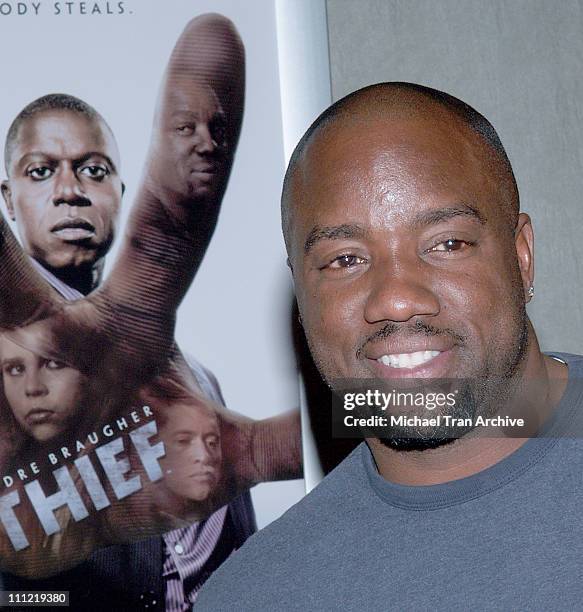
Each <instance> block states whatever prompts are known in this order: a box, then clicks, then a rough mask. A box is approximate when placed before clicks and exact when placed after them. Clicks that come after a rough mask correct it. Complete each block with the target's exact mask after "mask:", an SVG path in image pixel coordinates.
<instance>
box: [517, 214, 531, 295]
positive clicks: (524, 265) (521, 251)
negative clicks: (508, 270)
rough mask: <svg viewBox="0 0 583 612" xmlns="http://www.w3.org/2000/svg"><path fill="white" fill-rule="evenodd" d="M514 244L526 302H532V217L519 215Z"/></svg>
mask: <svg viewBox="0 0 583 612" xmlns="http://www.w3.org/2000/svg"><path fill="white" fill-rule="evenodd" d="M514 244H515V246H516V255H517V256H518V265H519V267H520V276H521V277H522V286H523V287H524V295H525V296H526V301H527V302H530V299H531V297H532V295H529V289H530V288H531V287H534V232H533V230H532V222H531V220H530V217H529V216H528V215H527V214H526V213H520V214H519V215H518V223H517V224H516V229H515V230H514Z"/></svg>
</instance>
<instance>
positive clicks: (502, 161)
mask: <svg viewBox="0 0 583 612" xmlns="http://www.w3.org/2000/svg"><path fill="white" fill-rule="evenodd" d="M414 122H417V123H418V124H419V123H421V124H423V123H424V124H426V125H427V127H428V128H430V129H428V132H427V133H428V138H431V135H430V133H429V132H430V131H436V132H439V131H441V132H442V133H443V134H446V133H448V132H449V133H452V132H454V131H455V132H457V133H458V135H459V136H460V137H461V139H462V140H463V141H464V142H463V145H462V146H464V148H465V151H464V152H463V153H464V154H465V155H467V156H469V157H473V156H475V157H478V158H479V159H480V162H481V165H482V166H483V168H484V171H485V172H486V173H488V174H489V175H490V177H491V179H492V180H493V181H495V182H496V183H497V187H498V194H499V204H500V212H501V213H502V214H504V215H505V216H506V217H507V220H508V224H509V226H510V227H512V228H514V226H515V224H516V221H517V218H518V213H519V195H518V187H517V185H516V180H515V178H514V173H513V171H512V166H511V164H510V161H509V159H508V156H507V155H506V151H505V150H504V146H503V145H502V142H501V141H500V138H499V137H498V134H497V133H496V130H495V129H494V127H493V126H492V124H491V123H490V122H489V121H488V120H487V119H486V118H485V117H484V116H483V115H481V114H480V113H478V112H477V111H476V110H475V109H473V108H472V107H471V106H469V105H468V104H466V103H465V102H462V101H461V100H459V99H458V98H455V97H453V96H451V95H449V94H447V93H444V92H442V91H438V90H436V89H431V88H429V87H424V86H423V85H417V84H415V83H400V82H394V83H378V84H376V85H370V86H369V87H365V88H363V89H360V90H358V91H355V92H353V93H351V94H349V95H347V96H345V97H344V98H342V99H340V100H338V101H337V102H336V103H334V104H333V105H332V106H330V107H329V108H327V109H326V110H325V111H324V112H323V113H322V114H321V115H320V116H319V117H318V118H317V119H316V120H315V121H314V123H312V125H311V126H310V128H309V129H308V130H307V131H306V133H305V134H304V136H303V137H302V139H301V140H300V142H299V143H298V145H297V146H296V148H295V150H294V152H293V154H292V156H291V159H290V162H289V165H288V168H287V172H286V175H285V179H284V184H283V192H282V199H281V212H282V227H283V233H284V237H285V240H286V245H287V247H288V252H289V248H290V240H289V233H290V228H291V226H292V223H293V216H294V205H293V203H292V201H293V198H291V197H290V196H291V191H292V183H293V182H294V178H295V177H296V174H297V173H300V174H301V173H302V172H304V171H305V170H306V169H307V165H309V164H310V162H309V161H308V158H309V152H310V150H311V148H312V145H313V144H314V143H315V142H317V141H319V140H322V139H326V138H328V137H333V135H335V134H337V133H338V132H341V131H342V130H343V129H344V128H346V127H348V128H352V129H358V130H360V131H363V132H366V130H373V131H377V130H378V128H379V125H380V124H382V125H383V126H386V127H387V128H389V126H391V125H397V124H400V125H401V126H404V125H406V124H412V123H414ZM391 141H392V139H391V136H390V135H388V136H387V147H390V146H392V142H391ZM346 154H347V156H349V155H350V150H349V148H348V147H347V150H346ZM443 154H444V155H448V154H449V151H448V150H447V149H444V151H443ZM320 170H321V171H322V172H324V173H325V172H326V170H325V169H324V168H320Z"/></svg>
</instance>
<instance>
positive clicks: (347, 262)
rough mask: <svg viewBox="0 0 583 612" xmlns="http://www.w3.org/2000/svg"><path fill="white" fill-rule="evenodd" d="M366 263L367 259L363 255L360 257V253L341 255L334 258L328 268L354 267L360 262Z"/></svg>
mask: <svg viewBox="0 0 583 612" xmlns="http://www.w3.org/2000/svg"><path fill="white" fill-rule="evenodd" d="M363 263H366V259H364V258H363V257H359V256H358V255H340V256H339V257H336V258H335V259H333V260H332V261H331V262H330V264H328V266H327V267H328V268H336V269H338V268H353V267H354V266H358V265H360V264H363Z"/></svg>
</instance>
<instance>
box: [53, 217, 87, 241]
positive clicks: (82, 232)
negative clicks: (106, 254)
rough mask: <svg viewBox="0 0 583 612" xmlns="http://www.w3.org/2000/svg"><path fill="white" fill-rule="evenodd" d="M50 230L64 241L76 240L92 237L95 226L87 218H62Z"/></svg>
mask: <svg viewBox="0 0 583 612" xmlns="http://www.w3.org/2000/svg"><path fill="white" fill-rule="evenodd" d="M51 232H52V233H53V234H55V235H56V236H58V237H59V238H60V239H61V240H63V241H65V242H77V241H80V240H88V239H90V238H93V236H95V226H94V225H93V224H92V223H89V221H87V219H82V218H76V219H63V220H62V221H59V222H58V223H56V224H55V225H54V226H53V227H52V228H51Z"/></svg>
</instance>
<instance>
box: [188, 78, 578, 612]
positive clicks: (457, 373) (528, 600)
mask: <svg viewBox="0 0 583 612" xmlns="http://www.w3.org/2000/svg"><path fill="white" fill-rule="evenodd" d="M282 215H283V230H284V236H285V239H286V245H287V249H288V255H289V261H290V267H291V269H292V273H293V278H294V283H295V289H296V295H297V299H298V305H299V310H300V313H301V319H302V322H303V326H304V329H305V331H306V336H307V339H308V342H309V346H310V350H311V352H312V355H313V357H314V360H315V362H316V364H317V366H318V368H319V371H320V373H321V374H322V376H323V377H324V379H325V380H326V381H327V383H328V384H329V385H330V386H331V387H332V388H333V390H335V391H336V393H337V394H338V395H340V396H342V393H343V392H344V389H346V381H347V380H350V381H353V383H355V384H356V383H358V384H360V385H364V384H368V385H369V387H371V388H372V387H375V386H377V385H378V386H380V387H381V388H383V387H384V388H386V387H387V385H388V386H389V387H392V388H394V389H397V390H400V391H406V390H411V389H418V388H421V389H422V390H423V389H428V388H429V389H432V388H433V387H434V386H435V385H440V384H448V385H454V386H455V387H456V392H457V395H456V396H455V397H456V401H455V402H454V405H453V406H446V407H441V408H435V406H434V405H431V406H430V405H429V403H428V402H425V403H422V404H421V405H415V406H409V407H407V408H406V409H404V411H403V412H402V413H401V414H400V415H397V409H396V407H395V406H391V407H390V408H389V409H388V411H386V412H385V414H386V415H387V416H388V417H389V418H388V420H389V425H388V426H382V427H377V428H375V429H373V428H369V429H368V432H365V437H366V443H363V444H361V445H360V446H359V447H357V448H356V450H355V451H354V452H353V453H352V454H351V455H350V456H349V457H348V458H347V459H346V460H345V461H344V462H342V463H341V464H340V465H339V466H338V468H337V469H335V470H334V471H333V472H332V473H330V474H329V475H328V476H327V477H326V478H325V479H324V480H323V482H322V483H321V484H320V485H319V486H318V487H316V489H315V490H314V491H313V492H312V493H310V494H309V495H308V496H307V497H306V498H304V499H303V500H302V501H301V502H299V503H298V504H297V505H296V506H294V507H293V508H292V509H291V510H289V511H288V512H287V513H286V514H285V515H284V517H282V518H281V519H280V520H279V521H276V522H275V523H274V524H272V525H270V526H269V527H267V528H266V529H265V530H263V531H262V532H260V533H258V534H256V535H255V536H253V537H252V538H250V540H249V541H248V542H247V544H246V545H245V546H244V547H243V548H242V550H241V551H239V552H238V553H237V554H236V555H234V556H233V557H232V559H231V560H230V561H229V562H227V563H226V564H225V565H224V566H223V567H222V568H221V570H219V572H217V573H216V574H215V575H214V576H213V578H212V579H211V580H210V581H209V582H208V583H207V585H206V586H205V588H204V589H203V590H202V592H201V593H200V595H199V601H198V604H199V605H198V607H197V608H196V609H197V610H216V611H224V610H228V609H232V607H233V605H236V608H237V610H242V611H250V610H274V609H279V610H332V609H341V610H354V611H356V610H358V611H361V610H402V609H413V610H417V609H423V610H428V609H432V610H435V609H438V610H448V611H449V610H467V609H479V610H482V609H488V610H490V609H491V610H503V609H504V610H510V609H514V610H516V609H541V610H542V609H544V610H549V609H577V608H578V607H580V605H581V600H582V598H583V583H582V582H581V580H580V559H581V556H582V555H583V543H582V542H583V538H581V535H582V534H583V515H582V513H581V512H580V510H579V509H580V507H581V504H582V503H583V483H582V479H581V473H582V472H583V452H582V451H583V444H582V441H581V434H582V433H583V410H582V408H583V385H582V384H581V382H580V379H581V378H582V377H583V358H582V357H580V356H577V355H569V354H561V353H558V354H552V355H551V354H543V353H542V352H541V351H540V349H539V345H538V342H537V338H536V334H535V331H534V329H533V326H532V324H531V322H530V320H529V318H528V316H527V314H526V309H525V306H526V304H527V302H529V301H530V300H531V299H532V297H533V295H534V284H533V283H534V258H533V229H532V224H531V221H530V218H529V217H528V215H526V214H525V213H523V212H520V209H519V197H518V189H517V186H516V181H515V178H514V174H513V171H512V168H511V165H510V162H509V160H508V157H507V156H506V153H505V151H504V148H503V146H502V143H501V142H500V139H499V137H498V135H497V133H496V131H495V130H494V128H493V127H492V125H491V124H490V123H489V122H488V121H487V120H486V119H485V118H484V117H483V116H482V115H480V114H479V113H478V112H477V111H475V110H474V109H473V108H471V107H469V106H468V105H467V104H465V103H464V102H462V101H461V100H458V99H456V98H454V97H452V96H450V95H448V94H446V93H443V92H440V91H436V90H433V89H430V88H427V87H423V86H420V85H415V84H408V83H384V84H378V85H374V86H371V87H368V88H365V89H362V90H360V91H357V92H355V93H353V94H351V95H349V96H347V97H345V98H343V99H342V100H340V101H338V102H336V103H335V104H334V105H333V106H332V107H330V108H329V109H328V110H326V111H325V112H324V113H323V114H322V115H321V116H320V117H319V118H318V119H317V120H316V121H315V122H314V124H313V125H312V126H311V128H310V129H309V130H308V131H307V132H306V134H305V135H304V137H303V138H302V140H301V141H300V143H299V144H298V146H297V148H296V150H295V152H294V154H293V156H292V158H291V161H290V164H289V167H288V170H287V174H286V179H285V184H284V188H283V195H282ZM321 408H322V410H327V409H328V407H327V406H322V407H321ZM401 416H404V418H403V419H400V418H398V417H401ZM517 416H520V419H519V418H515V417H517ZM392 417H395V418H394V419H393V418H392ZM509 419H514V420H512V423H514V425H513V426H505V427H504V428H501V427H499V426H498V425H497V424H498V423H500V422H502V421H504V422H505V423H508V422H509ZM519 421H523V422H524V424H523V425H520V424H519ZM481 423H486V425H485V426H483V425H481ZM235 602H236V603H235Z"/></svg>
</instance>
